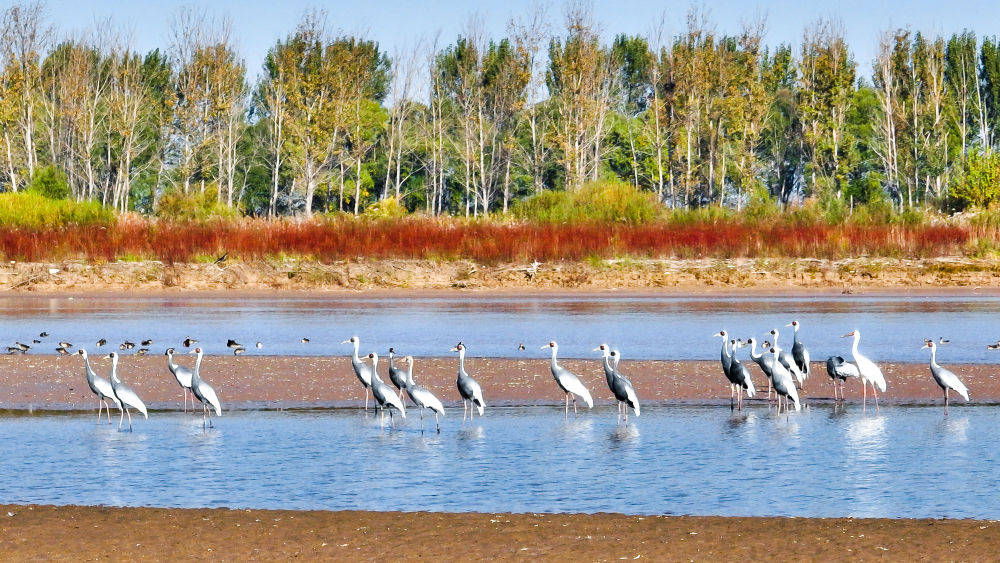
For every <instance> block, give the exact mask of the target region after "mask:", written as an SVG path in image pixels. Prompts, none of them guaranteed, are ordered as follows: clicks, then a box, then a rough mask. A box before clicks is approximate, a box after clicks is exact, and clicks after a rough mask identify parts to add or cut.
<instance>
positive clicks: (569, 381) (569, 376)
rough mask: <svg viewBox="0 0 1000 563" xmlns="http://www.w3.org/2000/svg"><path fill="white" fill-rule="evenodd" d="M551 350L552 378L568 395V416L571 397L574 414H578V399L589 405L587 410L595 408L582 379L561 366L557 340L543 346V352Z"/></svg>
mask: <svg viewBox="0 0 1000 563" xmlns="http://www.w3.org/2000/svg"><path fill="white" fill-rule="evenodd" d="M546 348H549V349H550V350H552V361H551V363H550V364H549V369H550V370H551V371H552V377H553V379H555V380H556V384H557V385H559V388H560V389H562V391H563V393H565V394H566V416H569V397H570V395H572V396H573V414H576V412H577V411H576V399H577V397H579V398H581V399H583V402H584V403H587V408H594V399H593V398H591V396H590V391H588V390H587V387H586V386H585V385H584V384H583V383H582V382H581V381H580V378H579V377H577V376H576V374H574V373H572V372H570V371H569V370H568V369H566V368H564V367H562V366H560V365H559V361H558V360H557V358H556V355H557V354H558V352H559V345H558V344H556V341H555V340H552V341H550V342H549V343H548V344H546V345H545V346H542V350H544V349H546Z"/></svg>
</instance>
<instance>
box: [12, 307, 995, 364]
mask: <svg viewBox="0 0 1000 563" xmlns="http://www.w3.org/2000/svg"><path fill="white" fill-rule="evenodd" d="M998 318H1000V298H998V297H995V296H977V295H974V294H972V293H971V292H970V294H968V295H949V296H932V295H918V296H913V295H877V296H854V295H845V296H829V295H825V296H820V297H803V296H792V297H775V296H752V297H741V296H739V293H738V292H737V293H733V294H732V295H715V296H707V297H705V296H695V297H686V296H636V295H629V294H623V295H614V294H602V295H585V296H560V295H536V296H516V295H510V296H500V297H488V296H481V295H449V296H440V297H438V296H435V297H404V296H389V297H384V296H383V297H364V296H354V295H346V296H345V295H338V296H332V297H315V296H296V297H287V296H281V297H247V296H243V295H239V294H236V295H235V296H234V297H225V296H218V295H215V296H207V297H206V296H151V297H142V296H130V297H107V296H101V297H83V296H77V297H73V298H70V297H68V296H11V297H4V298H0V322H2V323H3V324H2V326H3V332H4V338H5V339H6V340H7V342H6V344H7V345H10V344H13V342H14V341H20V342H23V343H27V344H31V341H32V339H39V337H38V334H39V333H41V332H43V331H44V332H48V333H49V334H50V336H49V337H47V338H45V339H41V340H43V342H42V343H40V344H37V345H33V349H32V351H31V353H36V352H38V353H47V354H51V353H54V351H55V347H56V346H57V344H56V343H57V342H59V341H61V340H65V341H69V342H71V343H73V344H75V345H76V346H80V345H84V346H88V347H91V348H92V347H93V346H94V343H95V342H96V341H97V340H98V339H99V338H106V339H107V340H108V342H109V345H108V347H110V346H115V347H117V345H118V344H120V343H121V342H123V341H124V340H130V341H132V342H136V343H139V342H140V341H141V340H145V339H153V341H154V342H153V345H152V346H151V351H154V352H162V351H163V349H165V348H166V347H167V346H171V345H172V346H177V345H179V343H180V341H182V340H183V339H184V338H186V337H188V336H191V337H193V338H195V339H197V340H199V342H200V343H201V345H202V346H203V347H204V348H205V349H206V352H207V353H209V354H212V353H228V352H229V350H228V349H227V348H226V347H225V345H226V341H227V340H228V339H229V338H232V339H235V340H237V341H239V342H241V343H243V344H244V345H245V346H246V347H247V348H248V352H247V353H248V354H271V355H329V354H343V353H346V351H347V349H348V347H347V346H345V345H340V344H339V343H340V342H341V341H342V340H345V339H347V338H348V337H350V336H351V335H353V334H357V335H360V336H361V337H362V342H363V344H364V346H363V348H364V349H365V350H368V349H372V350H376V351H381V352H384V351H385V350H386V349H388V347H389V346H394V347H395V348H396V349H397V350H398V351H400V352H401V353H404V354H412V355H414V356H427V355H434V356H438V355H446V354H448V350H449V348H451V347H452V346H453V345H454V344H455V343H456V342H458V341H459V340H461V341H464V342H465V343H466V344H467V346H468V349H469V353H470V355H472V356H493V357H517V356H522V355H523V356H524V357H541V356H544V355H545V352H542V351H540V350H539V349H538V348H539V346H541V345H542V344H544V343H547V342H548V341H549V340H551V339H556V340H558V341H559V344H560V354H561V355H563V356H565V357H592V356H593V354H592V352H591V350H592V349H593V348H594V346H595V345H596V344H598V343H601V342H610V343H612V344H614V345H616V346H618V347H620V348H621V350H622V353H623V355H624V357H625V358H628V359H676V360H697V359H716V358H717V357H718V347H719V344H718V341H717V340H714V339H712V337H711V335H712V334H713V333H715V332H717V331H719V330H720V329H723V328H725V329H727V330H728V331H729V332H730V334H732V335H733V336H736V337H744V338H746V337H749V336H751V335H757V336H758V337H759V338H760V339H761V340H763V338H764V337H765V336H766V332H767V331H768V330H770V329H771V328H779V329H781V330H782V333H781V340H780V342H781V343H782V344H783V345H784V346H785V347H786V348H789V347H790V346H791V337H792V333H791V329H790V328H784V327H785V325H786V324H787V323H788V322H789V321H791V320H792V319H798V320H799V321H800V322H801V323H802V332H801V335H802V339H803V340H804V341H805V342H806V343H807V345H808V347H809V348H810V351H811V352H812V357H813V358H825V357H826V356H828V355H831V354H835V353H836V354H844V353H846V352H848V345H849V342H848V341H847V340H843V339H841V338H839V337H840V336H841V335H842V334H844V333H846V332H849V331H850V330H852V329H854V328H859V329H861V332H862V336H863V338H862V343H861V346H862V349H863V350H864V352H865V353H866V354H867V355H869V356H870V357H872V358H875V359H877V360H882V361H924V360H926V358H927V354H926V351H923V352H922V351H921V350H920V349H919V348H920V346H921V345H922V339H923V338H938V337H942V336H943V337H945V338H948V339H950V340H951V345H950V346H949V347H948V348H946V349H942V351H941V355H942V356H944V358H945V359H946V361H947V362H950V363H956V362H969V363H987V362H995V361H998V360H1000V354H998V353H996V352H994V353H992V354H990V353H988V352H987V350H986V344H987V343H989V342H990V341H991V340H992V341H996V339H997V338H998V337H1000V331H998V328H997V319H998ZM303 338H308V339H309V342H308V343H303V342H302V341H301V340H302V339H303ZM257 341H261V342H262V344H263V347H262V348H261V349H259V350H258V349H256V348H255V347H254V344H255V343H256V342H257ZM520 343H524V344H525V348H526V350H524V351H523V352H522V351H519V350H518V344H520ZM108 347H105V349H108ZM134 351H135V349H133V352H134Z"/></svg>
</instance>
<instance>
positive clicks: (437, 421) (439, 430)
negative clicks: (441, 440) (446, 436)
mask: <svg viewBox="0 0 1000 563" xmlns="http://www.w3.org/2000/svg"><path fill="white" fill-rule="evenodd" d="M434 424H436V425H437V429H438V434H440V433H441V421H439V420H438V413H434Z"/></svg>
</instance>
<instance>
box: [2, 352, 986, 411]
mask: <svg viewBox="0 0 1000 563" xmlns="http://www.w3.org/2000/svg"><path fill="white" fill-rule="evenodd" d="M94 356H96V354H95V355H92V356H91V361H92V364H93V365H94V367H95V369H96V370H97V371H98V373H101V374H103V375H105V376H107V373H108V371H109V369H110V361H109V360H107V359H104V358H103V357H102V358H96V357H94ZM192 360H193V358H192V357H191V356H183V357H181V358H180V360H179V361H181V362H182V363H185V364H189V365H190V364H193V362H192ZM560 363H561V365H563V366H564V367H566V368H568V369H570V370H571V371H573V372H574V373H576V374H578V375H579V376H580V379H581V380H582V381H583V382H584V384H585V385H586V386H587V387H588V388H589V389H590V391H591V393H592V395H593V396H594V400H595V402H597V403H599V404H600V403H604V404H612V402H613V397H612V395H611V392H610V391H609V390H608V387H607V383H606V381H605V378H604V373H603V371H602V369H601V366H600V364H599V363H598V362H597V361H596V360H574V359H565V360H562V359H561V360H560ZM379 366H380V373H382V374H383V375H382V377H383V379H384V380H385V381H388V376H387V375H386V374H385V372H384V371H383V370H385V367H383V366H384V363H380V364H379ZM415 366H416V367H415V369H414V377H415V378H416V379H418V381H419V382H420V384H421V385H424V386H426V387H428V388H429V389H431V390H432V391H434V392H435V393H437V394H438V396H439V397H440V398H441V399H442V400H443V401H444V402H445V404H449V403H451V404H456V403H458V401H459V400H460V399H459V396H458V392H457V391H456V389H455V377H456V369H457V366H458V360H457V358H417V360H416V363H415ZM466 367H467V369H468V371H469V373H470V374H471V375H472V376H473V377H474V378H475V379H476V380H477V381H479V383H480V385H481V386H482V388H483V393H484V395H485V398H486V403H487V405H490V404H494V405H496V404H516V405H533V404H557V403H561V402H562V401H563V400H564V396H563V394H562V392H561V391H560V389H559V387H558V386H557V385H556V383H555V381H553V379H552V375H551V373H550V371H549V363H548V361H547V360H542V359H536V358H532V359H524V360H521V359H512V358H468V359H467V360H466ZM881 367H882V370H883V372H884V373H885V377H886V380H887V382H888V389H887V391H886V392H885V394H884V395H883V396H882V397H880V400H882V401H883V402H890V403H891V402H917V403H920V402H941V401H943V398H942V394H941V390H940V389H939V388H938V387H937V385H936V384H935V383H934V380H933V379H932V378H931V375H930V371H929V368H928V367H927V364H910V363H888V362H886V363H882V364H881ZM749 368H750V371H751V375H752V377H753V379H754V382H755V383H756V385H757V387H758V390H759V391H763V392H762V393H759V394H758V399H756V400H759V401H763V400H764V399H763V397H765V396H766V394H767V380H766V379H765V378H764V376H763V374H762V373H761V372H760V371H759V370H758V369H757V366H755V365H754V366H749ZM949 368H950V369H952V370H953V371H954V372H955V373H956V374H958V375H959V376H960V377H961V378H962V380H963V381H964V382H965V383H966V385H967V386H968V387H969V389H970V391H971V396H972V401H973V402H997V401H1000V378H998V374H1000V368H997V367H996V366H993V365H987V364H966V365H960V364H952V365H949ZM620 370H621V371H622V372H623V373H625V374H626V375H628V376H629V377H630V378H631V379H632V382H633V384H634V385H635V387H636V389H637V391H638V394H639V397H640V400H641V401H642V402H643V403H657V402H661V403H665V402H670V401H684V402H701V403H713V402H724V403H728V402H729V385H728V381H727V380H726V379H725V378H724V377H723V375H722V372H721V367H720V366H719V363H718V362H715V361H681V362H672V361H658V360H648V361H628V360H625V361H623V362H622V364H621V366H620ZM0 373H3V374H4V376H3V378H0V409H32V408H33V409H54V410H61V409H87V408H94V407H95V406H96V399H95V397H94V395H93V394H92V393H91V391H90V388H89V387H87V383H86V380H85V379H84V371H83V361H82V359H81V358H80V357H79V356H76V355H72V356H42V355H15V356H0ZM118 373H119V376H120V377H121V378H122V379H123V380H124V381H125V382H126V383H128V384H129V385H131V386H132V388H133V389H135V390H136V391H137V392H138V393H139V394H140V396H141V397H142V398H143V400H144V401H146V403H147V405H149V406H150V407H152V408H154V409H179V408H181V389H180V387H179V386H178V385H177V382H176V381H175V380H174V378H173V376H172V375H171V374H170V372H169V371H167V366H166V358H165V357H164V356H161V355H148V356H122V357H121V360H120V362H119V368H118ZM201 374H202V377H203V378H205V379H206V380H207V381H209V382H210V383H211V384H212V385H213V386H214V387H215V389H216V391H217V392H218V394H219V397H220V399H221V400H222V402H223V406H224V407H225V408H232V407H237V408H293V407H337V406H353V405H359V404H363V403H364V397H365V393H364V388H363V387H362V386H361V384H360V383H359V382H358V380H357V378H356V377H355V376H354V372H353V370H352V368H351V364H350V360H349V358H347V357H344V356H339V357H331V356H321V357H308V356H206V357H205V359H204V361H203V364H202V368H201ZM801 395H802V397H803V399H804V400H806V401H807V402H808V401H811V400H832V397H833V388H832V386H831V383H830V378H829V377H828V376H827V375H826V369H825V365H824V364H821V363H818V362H816V363H814V364H813V367H812V376H811V377H810V378H809V379H808V380H807V381H806V383H805V385H804V392H803V393H801ZM846 396H847V399H848V400H851V401H853V400H860V399H861V385H860V384H859V383H858V382H857V380H851V381H849V382H848V384H847V393H846ZM868 400H869V401H871V400H872V398H871V391H870V390H869V397H868ZM952 400H953V401H961V399H960V398H958V397H956V396H955V395H954V394H952Z"/></svg>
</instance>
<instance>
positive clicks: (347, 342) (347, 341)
mask: <svg viewBox="0 0 1000 563" xmlns="http://www.w3.org/2000/svg"><path fill="white" fill-rule="evenodd" d="M350 343H351V341H350V340H345V341H343V342H341V344H350Z"/></svg>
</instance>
